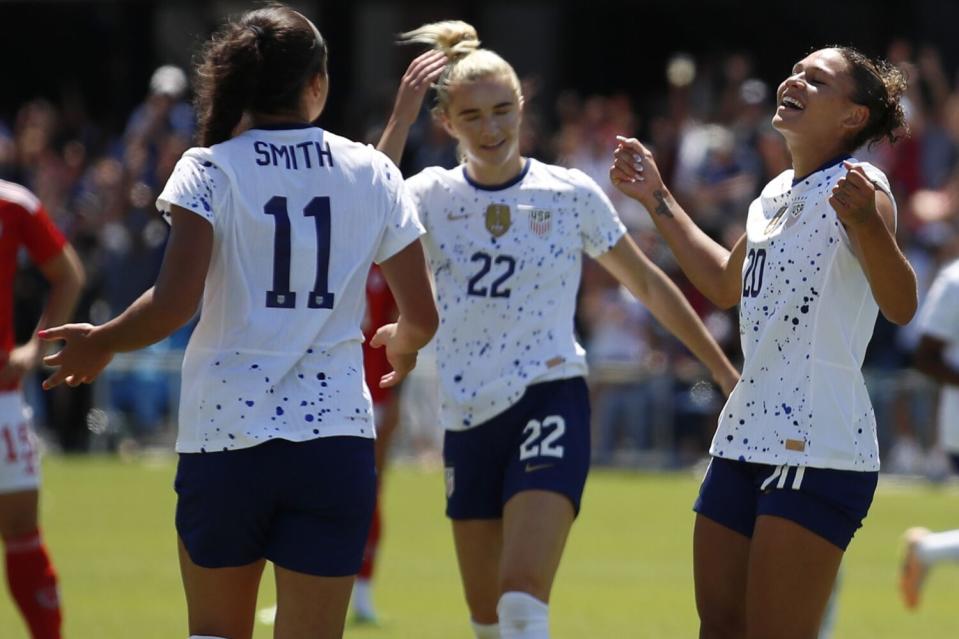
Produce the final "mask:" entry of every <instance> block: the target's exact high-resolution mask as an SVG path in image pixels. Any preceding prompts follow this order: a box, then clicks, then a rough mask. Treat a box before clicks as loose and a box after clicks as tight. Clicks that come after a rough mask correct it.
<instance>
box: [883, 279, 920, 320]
mask: <svg viewBox="0 0 959 639" xmlns="http://www.w3.org/2000/svg"><path fill="white" fill-rule="evenodd" d="M918 308H919V299H918V296H917V293H916V290H915V288H914V289H913V290H912V294H911V295H907V296H905V297H904V298H901V299H898V300H896V303H895V304H887V305H886V306H884V307H883V309H882V314H883V316H884V317H885V318H886V319H887V320H889V321H890V322H892V323H893V324H898V325H899V326H905V325H906V324H908V323H909V322H911V321H912V318H913V317H914V316H915V315H916V310H917V309H918Z"/></svg>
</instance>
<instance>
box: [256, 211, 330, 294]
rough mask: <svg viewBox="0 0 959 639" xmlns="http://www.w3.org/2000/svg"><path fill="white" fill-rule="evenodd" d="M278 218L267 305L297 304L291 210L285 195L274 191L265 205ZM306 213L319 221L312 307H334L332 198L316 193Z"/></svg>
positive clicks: (269, 213)
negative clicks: (293, 287) (293, 285)
mask: <svg viewBox="0 0 959 639" xmlns="http://www.w3.org/2000/svg"><path fill="white" fill-rule="evenodd" d="M263 212H264V213H266V214H267V215H272V216H273V219H274V221H275V222H276V233H275V234H274V235H273V288H272V289H271V290H269V291H267V292H266V305H267V307H268V308H296V293H295V292H294V291H291V290H290V253H291V252H292V239H291V237H290V214H289V213H288V212H287V209H286V198H285V197H283V196H280V195H274V196H273V197H271V198H270V201H269V202H267V203H266V206H264V207H263ZM303 215H304V216H305V217H312V218H313V221H314V222H315V223H316V280H315V282H314V284H313V290H312V291H310V295H309V299H307V303H306V305H307V307H309V308H333V293H331V292H330V291H329V275H330V198H328V197H325V196H324V197H315V198H313V199H312V200H310V203H309V204H307V205H306V207H305V208H304V209H303Z"/></svg>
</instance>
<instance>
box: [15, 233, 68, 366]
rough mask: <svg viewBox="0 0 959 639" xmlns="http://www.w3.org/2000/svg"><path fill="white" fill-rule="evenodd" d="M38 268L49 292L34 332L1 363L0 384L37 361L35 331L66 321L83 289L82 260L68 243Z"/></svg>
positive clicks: (38, 350) (39, 357)
mask: <svg viewBox="0 0 959 639" xmlns="http://www.w3.org/2000/svg"><path fill="white" fill-rule="evenodd" d="M38 268H39V269H40V272H41V273H43V277H44V278H45V279H46V280H47V282H49V284H50V292H49V293H48V294H47V301H46V304H45V305H44V307H43V313H42V314H41V315H40V321H39V322H37V327H36V330H35V331H34V334H33V336H32V337H31V338H30V340H29V341H27V342H26V343H25V344H21V345H20V346H18V347H16V348H14V349H13V350H12V351H10V354H9V356H8V357H7V361H5V362H3V364H2V366H0V384H7V383H10V382H13V381H15V380H17V379H20V378H21V377H23V376H24V375H25V374H26V373H27V372H28V371H30V370H33V368H34V367H36V365H37V364H39V363H40V359H41V355H42V353H43V349H41V348H40V339H39V337H38V336H37V332H39V331H42V330H43V329H45V328H47V327H49V326H58V325H60V324H63V323H64V322H66V321H68V320H69V319H70V318H71V317H72V316H73V311H74V309H76V306H77V300H78V299H79V298H80V291H81V290H82V289H83V283H84V279H85V276H84V272H83V264H82V263H81V262H80V258H79V257H78V256H77V253H76V251H74V250H73V247H72V246H70V245H69V244H66V245H64V247H63V250H62V251H60V253H59V254H58V255H56V256H54V257H52V258H50V259H48V260H46V261H45V262H43V263H42V264H40V265H38Z"/></svg>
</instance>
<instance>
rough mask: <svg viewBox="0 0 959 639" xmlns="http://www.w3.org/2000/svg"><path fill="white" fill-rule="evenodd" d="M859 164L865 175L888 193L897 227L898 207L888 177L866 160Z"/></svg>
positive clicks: (878, 187)
mask: <svg viewBox="0 0 959 639" xmlns="http://www.w3.org/2000/svg"><path fill="white" fill-rule="evenodd" d="M860 166H862V169H863V171H864V172H865V173H866V177H868V178H869V179H870V180H872V183H873V184H875V185H876V188H877V189H879V190H880V191H882V192H883V193H885V194H886V195H888V196H889V199H890V200H892V214H893V221H894V224H895V225H896V227H898V226H899V207H898V206H897V205H896V197H895V196H894V195H893V194H892V187H891V186H890V185H889V178H887V177H886V174H885V173H883V172H882V171H881V170H880V169H878V168H876V167H875V166H873V165H872V164H870V163H868V162H861V163H860Z"/></svg>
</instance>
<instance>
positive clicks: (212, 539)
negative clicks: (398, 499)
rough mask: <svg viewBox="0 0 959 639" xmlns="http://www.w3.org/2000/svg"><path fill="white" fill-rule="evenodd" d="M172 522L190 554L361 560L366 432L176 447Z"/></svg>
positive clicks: (341, 563)
mask: <svg viewBox="0 0 959 639" xmlns="http://www.w3.org/2000/svg"><path fill="white" fill-rule="evenodd" d="M174 488H175V489H176V492H177V495H178V499H177V506H176V529H177V533H179V535H180V538H181V539H182V540H183V544H184V546H185V547H186V549H187V552H188V553H189V555H190V559H192V560H193V563H195V564H197V565H198V566H203V567H204V568H226V567H231V566H244V565H246V564H250V563H253V562H254V561H257V560H259V559H263V558H265V559H269V560H270V561H272V562H273V563H274V564H276V565H277V566H281V567H283V568H286V569H288V570H293V571H296V572H301V573H306V574H309V575H318V576H323V577H340V576H345V575H354V574H356V573H357V572H358V571H359V569H360V562H361V561H362V559H363V547H364V545H365V543H366V534H367V532H368V530H369V527H370V520H371V518H372V516H373V505H374V503H375V501H376V471H375V469H374V466H373V440H372V439H367V438H365V437H320V438H317V439H313V440H310V441H306V442H291V441H287V440H285V439H273V440H270V441H268V442H265V443H263V444H260V445H258V446H253V447H251V448H242V449H239V450H230V451H220V452H212V453H187V454H181V455H180V461H179V464H178V465H177V473H176V480H175V482H174Z"/></svg>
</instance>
